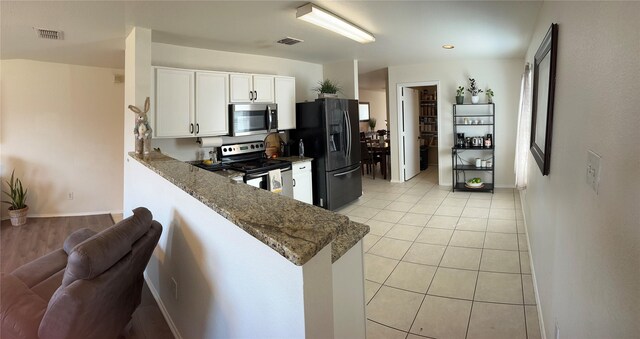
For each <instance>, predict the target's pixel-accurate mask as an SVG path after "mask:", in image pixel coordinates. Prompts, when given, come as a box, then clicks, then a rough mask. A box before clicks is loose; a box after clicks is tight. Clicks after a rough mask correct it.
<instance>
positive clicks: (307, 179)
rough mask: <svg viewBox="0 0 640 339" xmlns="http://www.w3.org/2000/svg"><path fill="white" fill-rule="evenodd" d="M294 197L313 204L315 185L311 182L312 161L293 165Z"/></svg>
mask: <svg viewBox="0 0 640 339" xmlns="http://www.w3.org/2000/svg"><path fill="white" fill-rule="evenodd" d="M291 172H292V176H293V198H294V199H296V200H298V201H302V202H306V203H307V204H312V205H313V186H312V182H311V161H310V160H309V161H303V162H298V163H295V164H293V165H292V170H291Z"/></svg>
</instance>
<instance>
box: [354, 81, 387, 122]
mask: <svg viewBox="0 0 640 339" xmlns="http://www.w3.org/2000/svg"><path fill="white" fill-rule="evenodd" d="M359 93H360V101H361V102H368V103H369V110H370V112H371V117H373V118H376V130H379V129H387V125H385V120H387V91H385V90H367V89H361V90H359ZM368 130H369V124H368V123H367V122H366V121H365V122H361V123H360V131H368Z"/></svg>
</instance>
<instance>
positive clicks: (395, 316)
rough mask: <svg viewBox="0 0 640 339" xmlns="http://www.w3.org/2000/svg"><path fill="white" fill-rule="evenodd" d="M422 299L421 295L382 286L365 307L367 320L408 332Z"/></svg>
mask: <svg viewBox="0 0 640 339" xmlns="http://www.w3.org/2000/svg"><path fill="white" fill-rule="evenodd" d="M422 299H423V294H420V293H414V292H408V291H403V290H399V289H396V288H392V287H387V286H382V287H381V288H380V290H379V291H378V293H377V294H376V295H375V296H374V297H373V299H372V300H371V302H370V303H369V305H368V307H367V318H368V319H371V320H373V321H376V322H378V323H380V324H383V325H387V326H390V327H393V328H397V329H400V330H403V331H409V328H410V327H411V323H412V322H413V319H414V318H415V315H416V313H418V308H419V307H420V304H421V303H422Z"/></svg>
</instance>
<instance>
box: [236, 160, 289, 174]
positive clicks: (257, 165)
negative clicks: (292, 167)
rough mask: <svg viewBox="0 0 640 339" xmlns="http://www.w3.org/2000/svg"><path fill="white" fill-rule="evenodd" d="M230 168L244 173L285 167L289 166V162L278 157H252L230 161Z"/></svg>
mask: <svg viewBox="0 0 640 339" xmlns="http://www.w3.org/2000/svg"><path fill="white" fill-rule="evenodd" d="M230 165H231V168H232V169H234V170H236V171H240V172H245V173H255V172H262V171H270V170H274V169H277V168H280V169H285V168H287V167H288V166H289V162H288V161H285V160H278V159H254V160H248V161H240V162H234V163H231V164H230Z"/></svg>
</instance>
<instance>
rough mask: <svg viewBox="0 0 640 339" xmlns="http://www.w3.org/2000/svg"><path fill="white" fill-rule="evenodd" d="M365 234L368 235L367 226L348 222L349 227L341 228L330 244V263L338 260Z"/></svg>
mask: <svg viewBox="0 0 640 339" xmlns="http://www.w3.org/2000/svg"><path fill="white" fill-rule="evenodd" d="M367 233H369V226H367V225H364V224H361V223H359V222H355V221H351V222H349V225H348V226H347V227H345V228H343V229H342V231H341V232H340V233H339V234H338V237H337V238H336V240H334V241H333V242H332V243H331V262H332V263H334V262H336V260H338V259H340V257H342V256H343V255H344V254H345V253H347V251H348V250H350V249H351V247H353V245H355V244H356V243H358V241H360V239H362V238H363V237H364V236H365V235H367Z"/></svg>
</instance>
